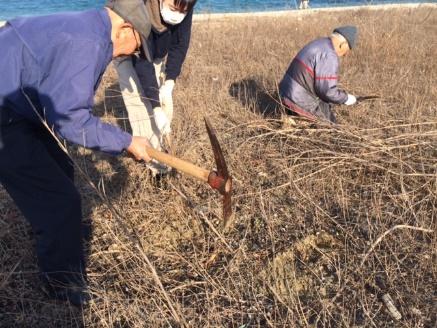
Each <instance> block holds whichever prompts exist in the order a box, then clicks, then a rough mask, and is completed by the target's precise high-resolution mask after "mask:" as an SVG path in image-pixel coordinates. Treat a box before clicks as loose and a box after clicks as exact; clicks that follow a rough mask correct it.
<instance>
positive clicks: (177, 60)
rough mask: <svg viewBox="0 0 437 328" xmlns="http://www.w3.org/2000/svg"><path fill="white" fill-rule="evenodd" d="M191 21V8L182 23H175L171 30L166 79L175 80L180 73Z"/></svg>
mask: <svg viewBox="0 0 437 328" xmlns="http://www.w3.org/2000/svg"><path fill="white" fill-rule="evenodd" d="M192 23H193V9H191V11H190V12H189V13H188V14H187V16H186V17H185V18H184V20H183V21H182V23H180V24H179V25H177V26H176V27H175V28H174V30H173V31H172V38H171V44H170V48H169V50H168V58H167V63H166V70H165V74H166V79H167V80H176V78H177V77H178V76H179V75H180V74H181V69H182V64H183V63H184V61H185V57H186V56H187V52H188V48H189V46H190V39H191V26H192Z"/></svg>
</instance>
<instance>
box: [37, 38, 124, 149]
mask: <svg viewBox="0 0 437 328" xmlns="http://www.w3.org/2000/svg"><path fill="white" fill-rule="evenodd" d="M105 65H106V63H105V59H104V55H103V53H102V51H100V49H99V46H98V45H95V44H91V42H85V43H84V44H71V43H70V44H67V45H66V46H65V48H63V49H62V51H60V54H59V55H57V56H55V57H54V58H53V59H52V63H51V65H50V70H49V71H48V72H46V78H45V79H43V80H42V82H41V84H40V86H39V88H38V89H39V97H40V103H41V106H42V108H43V113H44V117H45V119H46V121H47V123H48V124H49V126H50V127H53V128H54V130H55V132H56V133H57V134H58V135H59V136H60V137H62V138H64V139H65V140H67V141H69V142H72V143H74V144H77V145H80V146H83V147H86V148H91V149H96V150H100V151H103V152H106V153H110V154H119V153H121V152H122V151H123V150H124V149H126V148H127V147H128V146H129V145H130V143H131V140H132V136H131V135H130V134H128V133H126V132H124V131H122V130H121V129H120V128H118V127H116V126H114V125H111V124H107V123H103V122H102V121H101V120H100V119H99V118H97V117H95V116H93V115H92V112H91V111H92V107H93V103H94V91H95V88H96V87H97V85H98V81H99V78H100V76H101V74H102V73H103V71H104V69H105V68H106V67H105Z"/></svg>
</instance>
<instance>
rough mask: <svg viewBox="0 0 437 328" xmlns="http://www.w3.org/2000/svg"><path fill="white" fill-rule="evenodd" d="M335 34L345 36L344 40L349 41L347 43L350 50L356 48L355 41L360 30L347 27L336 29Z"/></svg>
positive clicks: (354, 27)
mask: <svg viewBox="0 0 437 328" xmlns="http://www.w3.org/2000/svg"><path fill="white" fill-rule="evenodd" d="M333 32H334V33H338V34H341V35H343V36H344V38H345V39H346V40H347V43H348V44H349V48H351V49H352V48H353V47H355V41H356V40H357V37H358V36H357V34H358V30H357V28H356V26H351V25H347V26H341V27H337V28H336V29H334V31H333Z"/></svg>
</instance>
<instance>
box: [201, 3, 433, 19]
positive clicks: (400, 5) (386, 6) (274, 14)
mask: <svg viewBox="0 0 437 328" xmlns="http://www.w3.org/2000/svg"><path fill="white" fill-rule="evenodd" d="M424 7H425V8H434V9H437V3H432V2H425V3H391V4H376V5H361V6H344V7H343V6H342V7H324V8H309V9H302V10H301V9H292V10H274V11H255V12H242V13H209V14H195V15H194V16H193V21H205V20H216V19H227V18H250V17H280V16H286V15H287V16H295V17H298V16H307V15H313V14H317V13H322V12H325V13H326V12H341V11H357V10H361V9H367V10H381V9H382V10H390V9H416V8H424Z"/></svg>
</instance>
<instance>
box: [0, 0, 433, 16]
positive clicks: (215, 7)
mask: <svg viewBox="0 0 437 328" xmlns="http://www.w3.org/2000/svg"><path fill="white" fill-rule="evenodd" d="M105 2H106V1H105V0H0V20H7V19H11V18H14V17H16V16H27V15H43V14H49V13H55V12H60V11H71V10H84V9H89V8H99V7H101V6H103V5H104V3H105ZM421 2H427V3H430V2H434V3H435V2H437V0H428V1H427V0H425V1H421V0H310V6H311V7H312V8H321V7H337V6H351V5H369V4H386V3H421ZM298 6H299V0H199V1H198V3H197V5H196V12H197V13H226V12H252V11H268V10H285V9H296V8H297V7H298Z"/></svg>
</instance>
